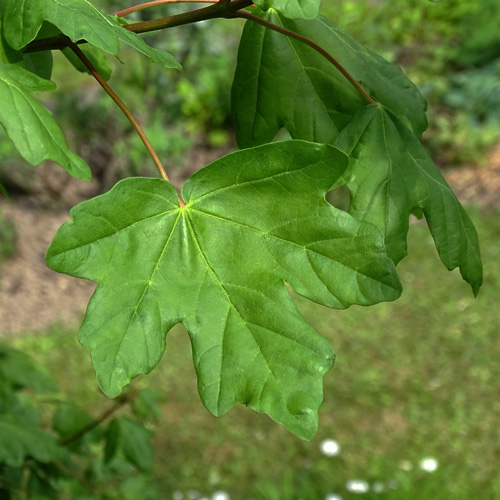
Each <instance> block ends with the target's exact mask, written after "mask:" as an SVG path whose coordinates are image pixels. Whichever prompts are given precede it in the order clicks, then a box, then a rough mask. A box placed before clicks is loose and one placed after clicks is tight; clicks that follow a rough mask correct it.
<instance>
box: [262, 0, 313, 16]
mask: <svg viewBox="0 0 500 500" xmlns="http://www.w3.org/2000/svg"><path fill="white" fill-rule="evenodd" d="M320 4H321V0H256V1H255V5H258V6H259V7H260V8H261V9H263V10H267V9H270V8H273V9H276V10H277V11H278V12H280V13H281V14H283V15H284V16H285V17H288V18H289V19H313V18H315V17H316V16H317V15H318V14H319V6H320Z"/></svg>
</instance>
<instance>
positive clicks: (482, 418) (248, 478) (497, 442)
mask: <svg viewBox="0 0 500 500" xmlns="http://www.w3.org/2000/svg"><path fill="white" fill-rule="evenodd" d="M472 213H473V216H474V220H475V222H476V224H477V227H478V231H479V233H480V241H481V243H482V252H483V258H484V264H485V283H484V286H483V289H482V290H481V292H480V294H479V297H478V298H477V299H474V298H473V296H472V293H471V292H470V290H469V289H468V287H467V285H465V284H464V283H463V282H462V281H461V280H460V276H459V274H458V273H457V272H453V273H448V272H447V271H446V269H445V268H444V267H443V265H442V264H441V263H440V261H439V260H438V258H437V256H436V252H435V249H434V248H433V243H432V240H431V238H430V236H429V233H428V231H427V229H426V227H425V225H424V224H421V223H416V224H414V225H412V227H411V231H410V238H409V248H410V257H408V258H407V259H405V260H404V261H403V262H402V263H401V264H400V266H399V269H400V273H401V277H402V281H403V285H404V287H405V291H404V293H403V297H402V298H401V299H400V300H399V301H397V302H395V303H390V304H380V305H378V306H375V307H370V308H362V307H352V308H350V309H349V310H347V311H332V310H328V309H326V308H323V307H321V306H317V305H315V304H312V303H311V302H308V301H306V300H304V299H301V298H300V297H299V298H297V303H298V306H299V308H300V309H301V310H302V311H303V313H304V314H305V315H306V316H307V318H308V319H309V320H310V321H311V322H312V323H313V324H314V326H315V327H316V328H317V329H318V330H319V331H320V332H321V333H322V334H323V335H325V336H326V337H327V338H328V339H329V340H330V341H331V343H332V345H333V346H334V348H335V350H336V352H337V361H336V365H335V367H334V369H333V370H332V371H331V372H330V373H329V374H327V376H326V379H325V391H324V399H325V401H324V405H323V406H322V408H321V411H320V427H319V431H318V433H317V436H316V437H315V438H314V439H313V440H312V441H311V442H305V441H302V440H300V439H298V438H296V437H294V436H293V435H291V434H290V433H288V432H287V431H285V430H284V429H282V428H281V427H280V426H279V425H278V424H276V423H274V422H272V421H271V420H270V419H269V418H267V417H266V416H263V415H257V414H255V413H253V412H252V411H251V410H248V409H246V408H244V407H237V408H234V409H233V410H231V411H230V412H229V413H228V414H227V415H225V416H224V417H222V418H220V419H216V418H214V417H212V416H211V415H210V414H209V413H208V412H207V411H206V410H205V409H204V408H203V406H202V404H201V402H200V400H199V397H198V395H197V390H196V380H195V376H194V372H193V368H192V363H191V360H190V345H189V341H188V338H187V335H186V334H185V331H184V330H183V329H182V328H176V329H174V330H173V331H172V332H170V334H169V336H168V345H167V353H166V355H165V356H164V358H163V360H162V362H161V364H160V366H159V367H158V368H157V369H156V370H155V371H154V372H153V373H152V374H151V375H150V376H148V377H141V378H140V379H138V380H137V381H135V382H134V385H137V386H139V387H140V386H143V387H146V386H152V387H153V388H155V389H159V390H161V391H162V392H163V393H164V394H165V396H166V402H165V404H164V405H163V406H162V410H163V418H162V419H161V421H160V422H159V423H158V426H157V429H156V438H155V441H154V446H155V450H156V457H157V465H156V472H155V479H156V481H157V482H158V484H159V485H160V491H161V492H162V498H165V499H170V498H172V494H173V492H174V491H180V492H184V495H185V496H184V498H188V496H187V492H188V491H191V496H192V497H193V498H194V496H195V495H194V493H193V492H192V490H196V491H198V492H199V493H200V495H201V496H205V497H210V495H211V494H212V493H213V492H214V491H216V490H224V491H227V492H228V493H229V494H230V498H231V500H236V499H239V500H275V499H276V500H288V499H289V500H298V499H302V500H316V499H318V500H323V499H324V498H325V497H326V495H327V494H329V493H332V494H333V493H337V494H339V495H341V497H342V499H343V500H347V499H351V498H357V499H363V500H368V499H374V498H384V499H387V500H403V499H404V500H420V499H422V500H429V499H434V500H441V499H442V500H444V499H446V500H448V499H452V500H455V499H457V500H461V499H465V498H474V499H475V500H482V499H484V500H490V499H492V498H498V495H500V478H499V477H498V469H497V461H498V456H499V455H500V434H499V432H498V417H499V415H500V398H499V397H498V396H499V394H500V366H499V363H498V359H499V358H500V340H499V337H498V333H499V331H500V314H499V311H498V306H497V302H498V298H499V297H500V294H499V291H500V259H499V254H500V242H499V238H498V236H499V235H500V217H499V212H498V211H494V212H490V213H483V214H480V213H479V212H474V211H473V212H472ZM75 337H76V334H75V332H67V331H65V330H64V329H53V330H51V331H50V332H47V333H46V334H43V335H40V334H39V335H25V336H23V337H21V338H17V339H16V340H15V341H13V343H14V345H15V346H17V347H21V348H22V349H24V350H26V351H27V352H29V353H31V354H33V355H34V356H35V357H36V358H38V359H40V360H42V361H43V362H44V363H45V364H46V365H47V366H48V367H49V368H50V371H51V372H52V373H53V374H54V376H55V377H56V379H57V380H58V382H59V384H60V385H61V386H62V388H63V390H64V391H66V392H67V393H68V394H69V396H70V397H73V398H75V399H78V400H79V401H81V403H82V404H83V405H85V406H87V407H89V408H91V410H92V411H94V412H96V413H97V412H98V411H99V407H100V406H102V405H105V404H106V402H105V401H104V402H103V398H102V397H101V396H100V395H99V394H98V391H97V389H96V386H95V382H94V376H93V374H92V369H91V366H90V360H89V356H88V353H87V352H86V351H85V350H84V349H83V348H81V347H78V346H77V344H76V340H75ZM108 404H109V403H108ZM327 438H331V439H335V440H336V441H337V442H338V443H339V444H340V447H341V451H340V453H339V454H338V455H337V456H335V457H326V456H324V455H322V454H321V451H320V443H321V441H322V440H324V439H327ZM428 456H430V457H434V458H435V459H437V460H438V461H439V468H438V469H437V470H436V471H435V472H433V473H429V472H425V471H422V470H421V469H420V468H419V466H418V462H419V461H420V460H421V459H422V458H424V457H428ZM408 469H410V470H408ZM351 479H360V480H365V481H368V483H369V484H370V485H373V483H375V482H381V483H383V485H384V487H385V489H386V491H385V492H384V493H380V494H378V493H375V492H374V491H373V490H371V491H369V492H368V493H365V494H354V493H349V492H347V491H346V488H345V484H346V481H348V480H351ZM396 484H397V488H396V489H391V488H388V485H391V486H396Z"/></svg>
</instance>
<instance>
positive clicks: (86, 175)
mask: <svg viewBox="0 0 500 500" xmlns="http://www.w3.org/2000/svg"><path fill="white" fill-rule="evenodd" d="M54 88H55V85H54V83H52V82H50V81H48V80H44V79H42V78H39V77H38V76H36V75H35V74H33V73H31V72H29V71H26V70H24V69H23V68H20V67H18V66H14V65H12V64H0V102H1V103H2V106H0V124H1V125H2V126H3V127H4V128H5V130H6V131H7V134H8V136H9V137H10V139H11V140H12V142H13V143H14V145H15V146H16V148H17V150H18V151H19V153H20V154H21V156H22V157H23V158H24V159H25V160H26V161H28V162H29V163H31V164H32V165H38V164H39V163H41V162H42V161H43V160H53V161H55V162H57V163H59V165H61V166H62V167H63V168H64V169H65V170H66V171H67V172H68V173H70V174H71V175H73V176H74V177H78V178H79V179H84V180H90V178H91V174H90V169H89V167H88V166H87V164H86V163H85V162H84V161H83V160H82V159H81V158H80V157H79V156H77V155H76V154H75V153H73V152H72V151H71V150H70V149H69V147H68V144H67V143H66V139H65V138H64V135H63V133H62V131H61V129H60V128H59V126H58V125H57V123H56V122H55V120H54V119H53V118H52V115H51V113H50V112H49V111H48V110H47V109H46V108H45V107H44V106H42V105H41V104H40V103H39V102H38V101H37V100H36V99H35V98H34V97H32V96H31V94H32V93H35V92H45V91H48V90H53V89H54Z"/></svg>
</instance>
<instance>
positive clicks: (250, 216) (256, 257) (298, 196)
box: [47, 141, 400, 438]
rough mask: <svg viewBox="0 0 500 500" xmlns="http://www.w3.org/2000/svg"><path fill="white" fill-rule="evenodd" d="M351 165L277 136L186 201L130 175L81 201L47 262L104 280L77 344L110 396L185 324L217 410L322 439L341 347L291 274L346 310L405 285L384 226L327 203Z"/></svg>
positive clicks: (389, 296) (238, 156)
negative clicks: (309, 309) (335, 346)
mask: <svg viewBox="0 0 500 500" xmlns="http://www.w3.org/2000/svg"><path fill="white" fill-rule="evenodd" d="M346 165H347V159H346V156H345V155H344V154H343V153H341V152H340V151H339V150H338V149H336V148H333V147H331V146H328V145H317V144H313V143H307V142H303V141H289V142H283V143H274V144H269V145H265V146H261V147H258V148H255V149H247V150H244V151H239V152H236V153H233V154H230V155H228V156H226V157H224V158H221V159H220V160H218V161H216V162H214V163H212V164H211V165H209V166H208V167H205V168H204V169H202V170H200V171H199V172H197V173H195V174H194V175H193V176H192V177H191V178H190V179H188V180H187V181H186V183H185V185H184V187H183V189H182V196H183V198H184V200H185V203H186V205H185V206H180V204H179V201H178V198H177V193H176V190H175V188H174V187H173V186H172V185H171V184H170V183H168V182H166V181H163V180H161V179H146V178H131V179H126V180H123V181H121V182H119V183H118V184H117V185H116V186H115V187H114V188H113V189H112V190H111V191H110V192H109V193H107V194H104V195H102V196H100V197H97V198H94V199H92V200H90V201H87V202H84V203H82V204H80V205H78V206H77V207H75V208H73V209H72V211H71V218H72V219H73V222H68V223H66V224H64V225H63V226H62V227H61V228H60V230H59V232H58V233H57V235H56V237H55V239H54V241H53V242H52V244H51V246H50V248H49V250H48V252H47V264H48V265H49V267H51V268H52V269H55V270H56V271H59V272H64V273H67V274H70V275H73V276H76V277H81V278H86V279H90V280H95V281H97V282H98V286H97V289H96V292H95V294H94V296H93V298H92V300H91V302H90V304H89V306H88V310H87V315H86V317H85V321H84V323H83V325H82V329H81V332H80V341H81V342H82V344H83V345H85V346H87V347H88V348H90V349H91V351H92V358H93V362H94V365H95V368H96V371H97V375H98V379H99V382H100V385H101V387H102V389H103V390H104V392H105V393H106V394H108V395H109V396H116V395H117V394H118V393H119V392H120V390H121V389H122V387H123V386H124V385H125V384H127V383H128V382H129V381H130V380H131V378H133V377H135V376H136V375H138V374H140V373H147V372H149V371H150V370H152V369H153V368H154V367H155V366H156V365H157V363H158V362H159V360H160V358H161V356H162V354H163V351H164V348H165V335H166V333H167V331H168V330H170V329H171V328H172V327H173V326H174V325H175V324H176V323H182V324H183V325H184V326H185V327H186V329H187V330H188V332H189V335H190V338H191V342H192V347H193V359H194V365H195V369H196V372H197V375H198V388H199V393H200V396H201V399H202V401H203V403H204V404H205V406H206V407H207V408H208V409H209V410H210V411H211V412H212V413H213V414H214V415H222V414H223V413H225V412H226V411H227V410H229V409H230V408H231V407H232V406H233V405H235V404H237V403H244V404H246V405H248V406H250V407H251V408H253V409H254V410H256V411H258V412H265V413H267V414H269V415H270V416H271V417H272V418H273V419H275V420H276V421H278V422H280V423H281V424H283V425H284V426H286V427H287V428H288V429H290V430H291V431H293V432H295V433H296V434H298V435H299V436H302V437H305V438H311V437H312V435H313V434H314V432H315V430H316V427H317V409H318V407H319V405H320V403H321V400H322V379H323V376H324V374H325V373H326V371H327V370H328V369H329V368H331V366H332V364H333V359H334V353H333V351H332V349H331V347H330V346H329V344H328V342H327V341H326V340H325V339H323V338H322V337H321V336H320V335H319V334H318V333H317V332H316V331H315V330H314V329H313V328H312V327H311V326H310V325H309V324H308V323H307V322H306V321H305V320H304V318H303V317H302V315H301V314H300V313H299V312H298V310H297V309H296V307H295V305H294V303H293V301H292V299H291V297H290V295H289V293H288V291H287V289H286V287H285V282H287V283H289V284H290V285H291V287H293V289H294V290H295V291H296V292H298V293H299V294H302V295H304V296H306V297H308V298H310V299H312V300H314V301H316V302H319V303H321V304H324V305H327V306H330V307H337V308H345V307H347V306H349V305H351V304H364V305H368V304H373V303H376V302H380V301H383V300H393V299H396V298H397V297H398V296H399V294H400V284H399V280H398V277H397V274H396V272H395V269H394V265H393V263H392V261H391V260H390V259H389V258H388V257H387V255H386V253H385V248H384V244H383V236H382V234H381V233H380V231H379V230H378V229H377V228H375V226H373V225H372V224H366V223H360V222H358V221H357V220H356V219H354V218H353V217H351V216H350V215H349V214H347V213H345V212H343V211H340V210H338V209H336V208H334V207H333V206H331V205H330V204H328V203H327V202H326V201H325V194H326V192H327V191H328V190H329V189H330V188H331V186H332V185H334V184H335V182H336V181H338V179H339V178H340V177H341V176H342V174H343V172H344V171H345V168H346Z"/></svg>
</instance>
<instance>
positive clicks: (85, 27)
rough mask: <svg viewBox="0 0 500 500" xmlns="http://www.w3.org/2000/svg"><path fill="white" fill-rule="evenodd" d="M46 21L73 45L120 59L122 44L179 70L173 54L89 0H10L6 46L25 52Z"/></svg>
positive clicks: (5, 19) (6, 18)
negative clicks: (90, 47)
mask: <svg viewBox="0 0 500 500" xmlns="http://www.w3.org/2000/svg"><path fill="white" fill-rule="evenodd" d="M45 21H47V22H49V23H51V24H53V25H54V26H56V27H57V28H59V29H60V30H61V31H62V32H63V33H64V34H65V35H67V36H68V37H69V38H71V40H72V41H73V42H76V41H78V40H86V41H87V42H89V43H91V44H92V45H95V46H96V47H99V48H100V49H102V50H104V51H105V52H108V53H109V54H113V55H118V50H119V45H120V42H123V43H126V44H128V45H130V46H131V47H134V48H135V49H137V50H138V51H139V52H142V53H143V54H144V55H146V56H148V57H149V58H150V59H151V60H152V61H154V62H158V63H160V64H162V65H163V66H165V67H166V68H180V65H179V63H178V62H177V61H176V60H175V59H174V58H173V56H172V55H171V54H169V53H168V52H165V51H162V50H157V49H154V48H152V47H150V46H149V45H148V44H147V43H146V42H144V40H142V38H140V37H139V36H137V35H136V34H134V33H132V32H131V31H128V30H126V29H124V28H123V26H121V25H120V23H119V22H118V21H117V19H116V18H114V17H112V16H108V15H106V14H104V13H103V12H101V11H100V10H99V9H97V8H96V7H95V6H94V5H92V4H91V3H90V2H88V1H87V0H57V1H56V0H7V5H6V8H5V17H4V35H5V39H6V40H7V43H8V44H9V45H10V46H11V47H12V48H14V49H16V50H20V49H22V48H23V47H25V46H26V45H27V44H28V43H29V42H31V41H33V40H34V39H35V38H36V36H37V34H38V31H39V30H40V29H41V27H42V25H43V23H44V22H45Z"/></svg>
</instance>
